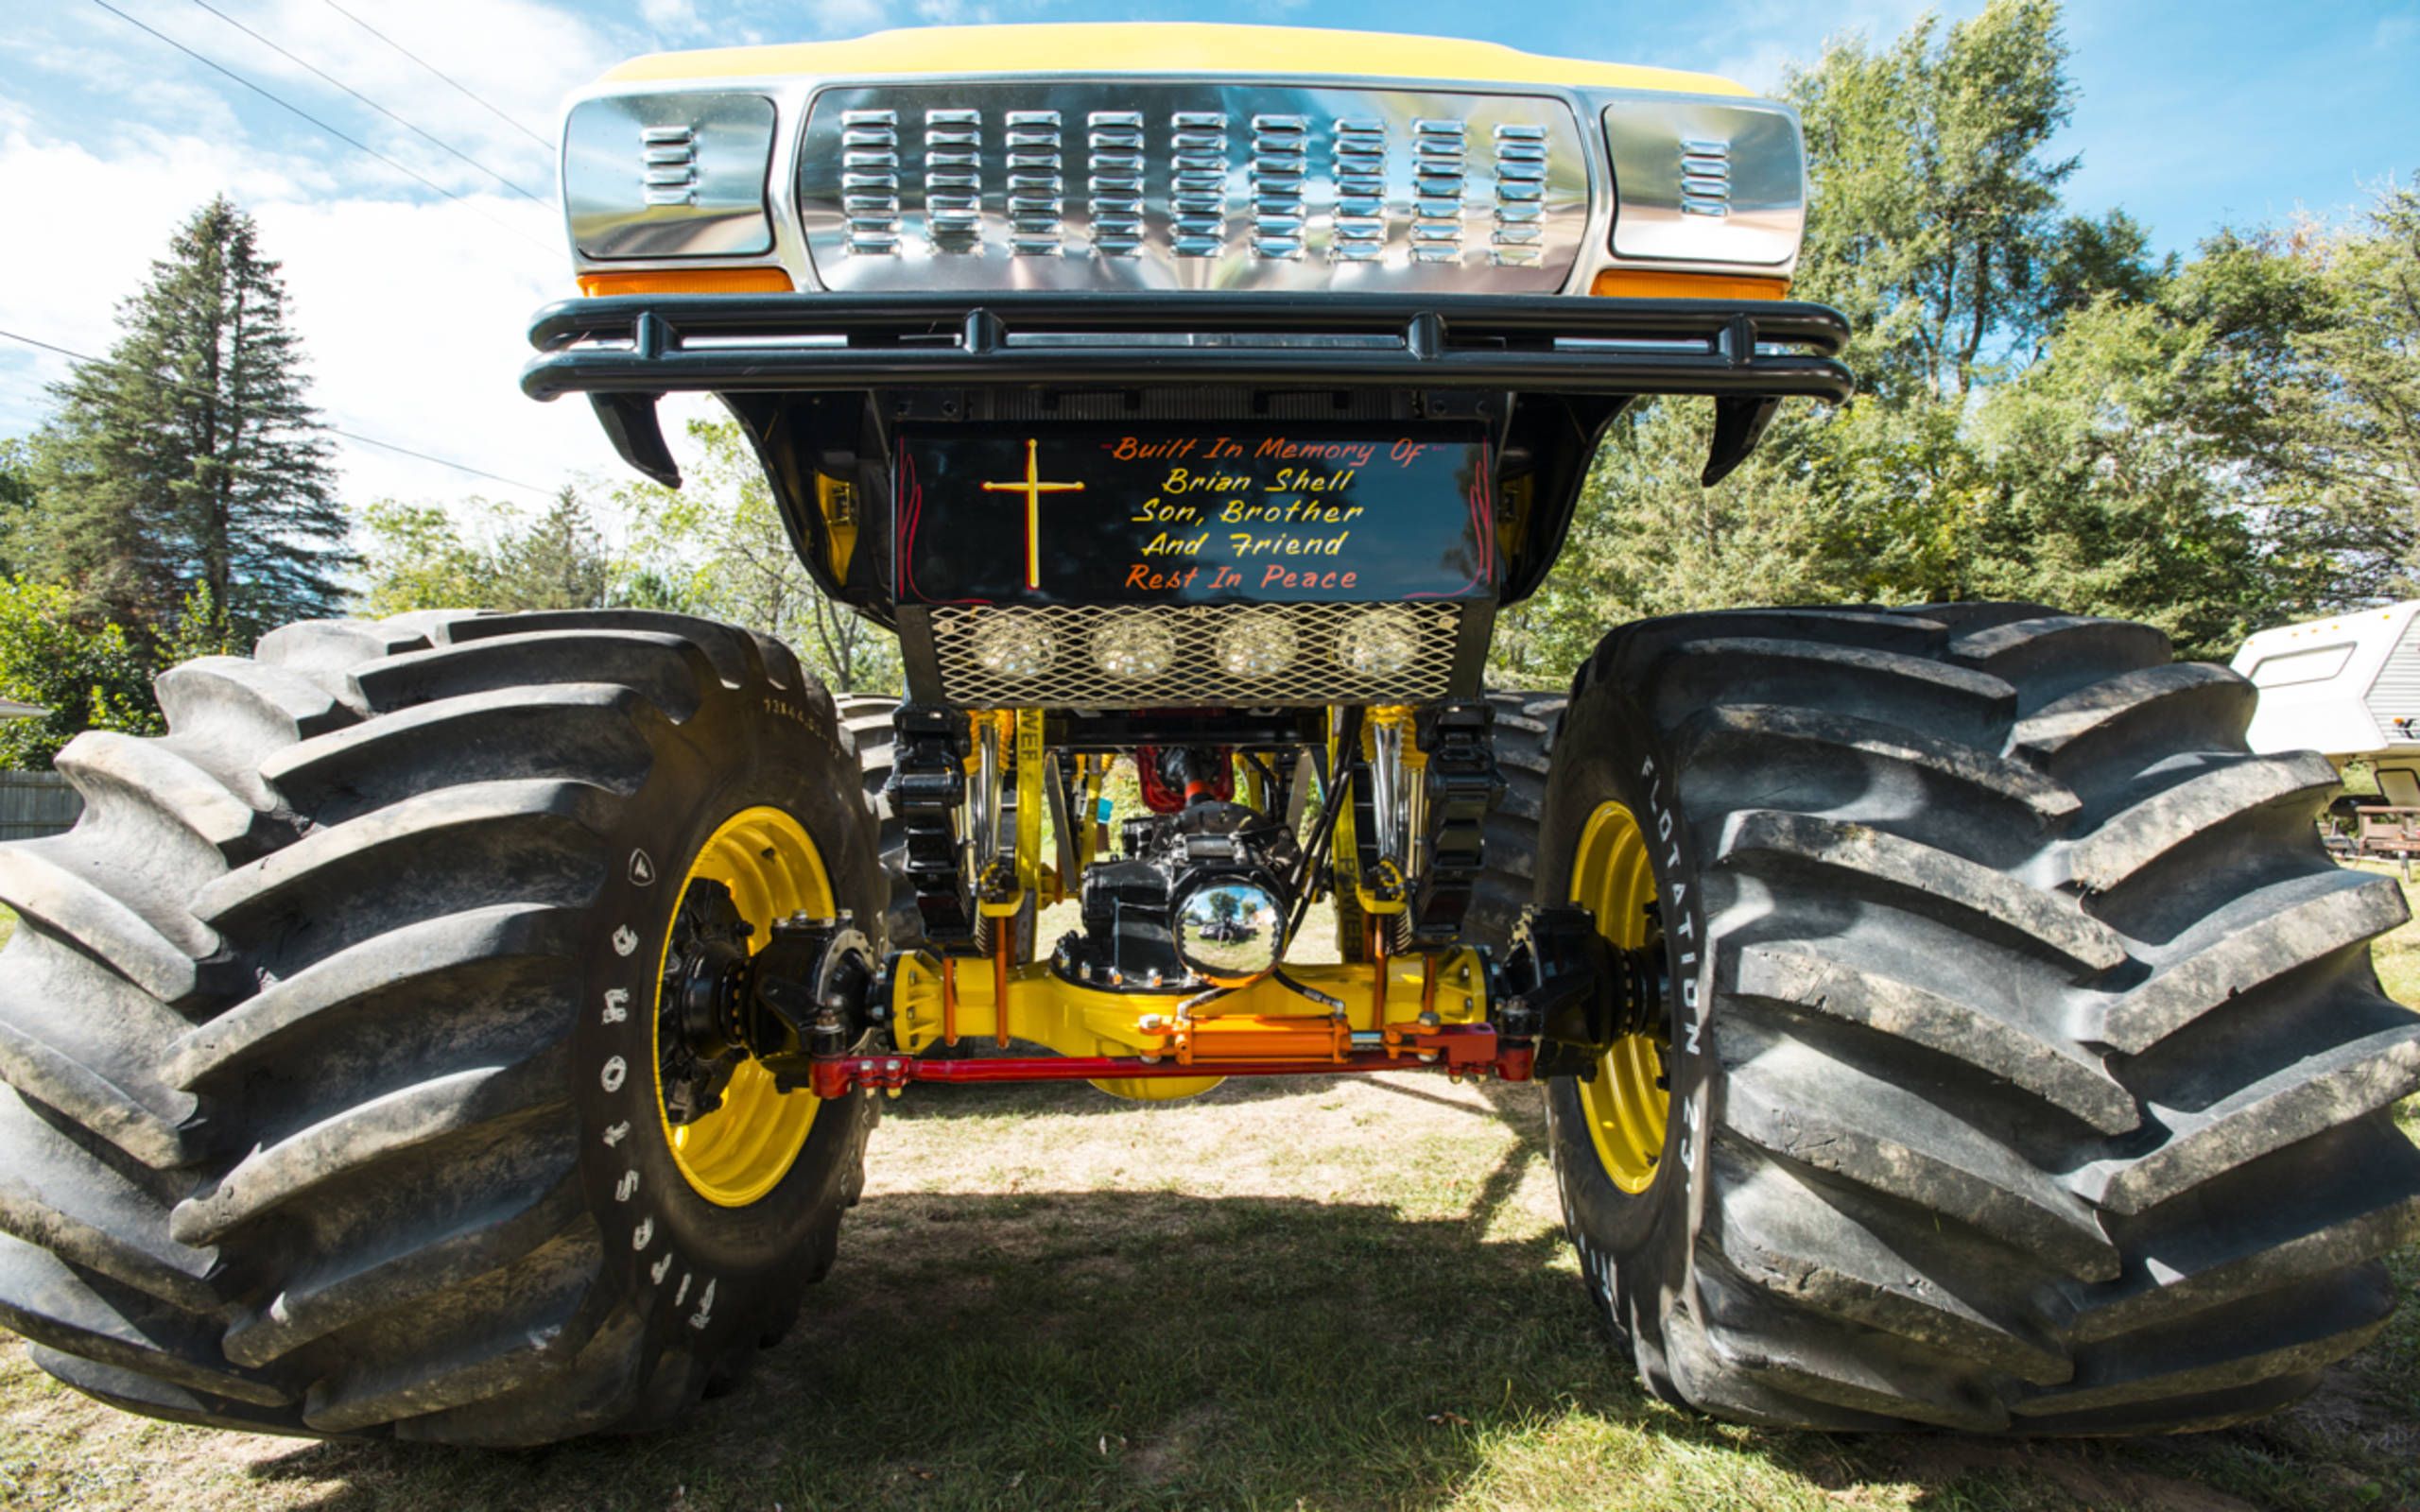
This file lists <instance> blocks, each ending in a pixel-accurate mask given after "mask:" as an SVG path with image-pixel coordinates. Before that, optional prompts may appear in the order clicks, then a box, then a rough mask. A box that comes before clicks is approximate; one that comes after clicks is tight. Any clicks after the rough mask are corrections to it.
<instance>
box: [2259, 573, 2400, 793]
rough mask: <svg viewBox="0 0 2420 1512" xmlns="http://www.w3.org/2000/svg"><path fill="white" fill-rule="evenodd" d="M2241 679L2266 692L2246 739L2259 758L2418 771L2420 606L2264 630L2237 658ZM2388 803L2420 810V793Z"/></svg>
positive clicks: (2394, 607) (2362, 612)
mask: <svg viewBox="0 0 2420 1512" xmlns="http://www.w3.org/2000/svg"><path fill="white" fill-rule="evenodd" d="M2235 670H2236V671H2237V672H2238V673H2240V674H2242V675H2243V676H2244V677H2246V678H2248V679H2251V680H2252V685H2253V686H2254V687H2256V688H2257V689H2259V690H2260V704H2259V708H2258V709H2257V710H2256V712H2255V713H2254V714H2253V716H2252V729H2251V730H2249V731H2248V732H2247V735H2246V738H2247V739H2249V740H2250V741H2251V743H2252V748H2253V749H2254V750H2256V751H2260V752H2263V753H2267V752H2270V751H2287V750H2313V749H2317V750H2322V751H2325V752H2326V753H2327V754H2328V755H2330V756H2332V757H2334V758H2336V760H2337V762H2338V763H2339V764H2340V765H2341V764H2342V763H2343V762H2345V761H2347V760H2349V759H2351V758H2353V757H2356V756H2372V757H2377V758H2378V765H2380V766H2381V767H2383V766H2387V765H2420V599H2411V600H2407V601H2405V602H2403V603H2400V604H2390V605H2388V606H2386V607H2385V608H2384V609H2366V610H2355V611H2353V612H2351V613H2346V614H2339V615H2336V616H2334V617H2332V618H2329V619H2324V620H2307V621H2305V622H2304V623H2302V624H2300V625H2281V626H2279V627H2277V628H2275V629H2273V630H2262V631H2261V632H2260V633H2259V634H2257V635H2256V636H2254V637H2253V638H2252V639H2251V640H2249V641H2246V642H2244V643H2243V649H2242V650H2240V651H2238V652H2237V653H2236V656H2235ZM2396 756H2408V757H2410V758H2411V763H2410V764H2396V763H2394V757H2396ZM2390 796H2392V797H2394V798H2395V801H2397V802H2413V803H2420V792H2414V793H2413V794H2412V795H2411V797H2409V798H2404V797H2401V796H2396V795H2390Z"/></svg>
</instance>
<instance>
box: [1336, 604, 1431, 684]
mask: <svg viewBox="0 0 2420 1512" xmlns="http://www.w3.org/2000/svg"><path fill="white" fill-rule="evenodd" d="M1419 654H1420V622H1419V621H1418V620H1416V619H1413V618H1412V617H1411V614H1410V613H1409V611H1408V610H1399V609H1374V610H1364V611H1363V612H1361V613H1359V614H1357V615H1355V616H1354V617H1353V618H1352V619H1351V620H1349V621H1348V622H1346V624H1345V627H1344V631H1343V633H1342V634H1340V635H1339V636H1338V637H1337V638H1336V664H1337V665H1338V666H1340V667H1342V668H1343V669H1344V670H1345V671H1347V672H1351V673H1354V674H1357V675H1358V676H1361V677H1384V676H1386V675H1388V674H1389V673H1394V672H1401V671H1402V670H1403V669H1404V668H1406V667H1408V666H1409V665H1411V663H1412V659H1413V658H1415V657H1417V656H1418V655H1419Z"/></svg>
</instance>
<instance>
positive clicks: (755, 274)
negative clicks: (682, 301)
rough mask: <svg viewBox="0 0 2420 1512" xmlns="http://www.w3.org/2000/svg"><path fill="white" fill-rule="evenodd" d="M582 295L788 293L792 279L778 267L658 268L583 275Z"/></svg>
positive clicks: (580, 283) (580, 287)
mask: <svg viewBox="0 0 2420 1512" xmlns="http://www.w3.org/2000/svg"><path fill="white" fill-rule="evenodd" d="M579 292H580V293H582V294H590V295H600V294H787V293H788V292H790V276H789V275H788V274H787V273H785V272H783V271H782V270H781V269H780V268H778V267H656V268H648V269H647V270H646V271H644V272H632V273H582V274H581V275H579Z"/></svg>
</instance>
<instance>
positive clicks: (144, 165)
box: [0, 131, 618, 503]
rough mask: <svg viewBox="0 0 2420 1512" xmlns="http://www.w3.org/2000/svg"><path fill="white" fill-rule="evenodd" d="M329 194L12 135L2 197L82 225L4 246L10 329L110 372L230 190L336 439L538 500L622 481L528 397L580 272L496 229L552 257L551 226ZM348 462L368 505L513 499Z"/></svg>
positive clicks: (532, 219) (197, 165) (581, 418)
mask: <svg viewBox="0 0 2420 1512" xmlns="http://www.w3.org/2000/svg"><path fill="white" fill-rule="evenodd" d="M324 177H325V176H324V175H323V174H322V173H321V172H320V170H319V169H318V168H317V167H316V166H315V165H313V164H311V163H308V162H300V161H296V160H291V159H282V158H276V157H272V156H269V155H267V154H264V153H261V152H258V151H256V150H253V149H251V148H247V147H244V146H235V145H231V144H228V143H224V142H211V141H204V140H201V139H199V138H195V137H189V136H185V137H162V136H159V135H157V134H156V133H143V134H142V135H141V137H140V139H139V140H132V139H130V141H128V142H127V143H126V144H124V145H122V146H121V147H119V148H118V149H116V150H112V151H110V152H107V153H101V152H95V151H92V150H88V149H87V148H85V147H82V146H76V145H72V144H61V143H52V142H44V141H41V140H37V139H34V138H31V137H29V136H27V135H26V133H24V132H23V131H11V132H9V133H8V134H7V135H6V136H0V182H5V183H8V184H9V185H10V186H11V193H12V194H16V195H23V196H25V197H26V199H25V202H26V203H29V204H48V205H59V206H68V207H73V213H72V215H62V216H61V218H60V219H59V220H58V221H57V222H56V223H54V228H53V229H54V232H56V233H55V234H50V235H15V236H11V237H9V239H8V241H7V242H6V243H5V244H0V327H5V328H7V329H9V330H12V331H18V332H22V333H24V334H26V335H31V336H35V337H38V338H40V339H43V340H46V341H51V342H54V343H56V344H58V345H60V346H63V347H68V348H71V349H74V350H77V351H80V352H91V353H94V354H95V355H100V354H103V353H105V352H107V351H108V349H109V346H110V344H111V343H112V341H113V340H114V339H115V338H116V335H117V332H116V327H115V324H114V320H113V314H114V309H115V306H116V303H117V301H120V300H122V299H124V298H126V297H127V296H128V295H130V294H132V293H133V292H134V291H135V290H136V289H137V288H138V287H139V286H140V285H141V283H142V282H143V280H144V278H145V277H146V275H147V273H148V271H149V267H150V264H151V261H152V260H153V259H154V258H156V257H158V256H160V255H161V254H162V252H163V251H164V249H165V248H166V246H167V241H168V237H169V234H170V233H171V232H172V231H173V230H174V229H175V227H176V226H177V224H178V223H179V222H180V221H182V219H183V218H184V217H185V216H186V215H190V214H191V213H192V211H193V209H194V207H195V206H196V205H198V204H199V203H200V202H201V201H202V200H203V199H205V198H208V197H209V196H210V195H211V194H212V193H215V192H222V191H223V192H224V193H226V194H227V195H229V196H230V197H231V198H234V199H236V200H237V201H238V202H240V203H242V204H243V205H245V207H246V208H247V209H250V210H251V211H252V212H253V214H254V215H256V216H257V218H258V219H259V221H260V225H261V238H262V243H263V246H264V249H266V250H267V251H268V254H269V255H270V256H272V257H275V258H277V259H279V260H280V261H282V262H283V263H284V264H285V283H286V290H287V295H288V300H289V305H288V315H289V319H290V321H291V324H292V326H293V328H294V329H295V330H296V331H297V332H298V333H299V334H300V335H301V336H302V344H303V351H304V355H305V359H306V361H307V363H308V367H309V370H310V372H311V375H312V377H313V379H314V385H313V389H312V398H313V400H314V402H315V403H317V404H320V406H321V407H322V408H323V409H324V410H325V411H326V415H327V419H328V420H329V421H330V422H331V423H332V424H335V425H337V426H341V427H343V428H344V429H347V430H354V431H358V432H360V433H362V434H364V435H368V436H373V437H377V438H381V439H384V440H389V441H393V442H396V443H398V444H401V445H404V446H408V447H411V448H413V449H415V450H418V451H423V452H428V453H431V454H433V455H439V456H445V457H450V458H453V459H456V460H458V461H461V462H465V463H469V464H471V465H473V466H475V467H479V468H482V469H484V470H486V471H489V472H497V473H501V474H504V475H506V476H510V477H515V478H522V479H526V480H527V481H529V482H531V483H534V484H538V485H540V486H542V487H545V486H552V485H553V484H555V483H557V482H559V481H561V480H562V478H563V476H564V475H565V474H566V473H567V472H571V471H573V470H575V469H582V468H601V467H611V466H618V464H616V463H615V462H614V458H613V455H612V453H611V451H610V449H608V448H607V447H606V445H605V443H604V441H603V439H602V438H601V436H600V435H599V433H598V432H597V430H596V423H595V421H593V420H592V419H590V417H589V415H588V413H587V410H586V406H584V405H580V404H577V403H568V404H548V405H542V404H534V403H532V402H530V401H528V400H526V399H524V398H522V397H521V395H520V393H519V391H518V390H517V389H516V388H515V387H514V380H515V377H516V375H517V373H518V371H519V369H520V366H521V363H522V361H523V360H524V358H525V357H526V355H527V346H526V345H525V341H524V333H525V332H526V330H527V322H528V318H529V315H530V314H531V312H533V311H534V310H535V309H537V307H538V306H539V305H541V304H543V303H544V302H546V301H549V300H553V299H559V298H562V297H563V296H565V295H566V294H568V293H570V292H571V279H570V274H569V271H568V267H569V263H568V257H567V255H564V254H557V256H556V257H555V259H554V260H552V261H551V262H550V261H549V259H548V257H547V255H546V254H545V253H544V252H542V251H540V250H539V249H536V248H533V247H530V246H528V245H527V244H526V243H524V242H522V241H520V240H517V239H515V238H512V237H510V236H508V235H506V234H505V233H504V232H501V231H499V230H498V229H497V228H496V227H495V226H494V225H493V223H492V222H491V221H490V220H487V219H483V218H481V215H482V214H484V215H491V216H494V217H496V218H498V219H504V220H508V221H513V222H514V223H516V224H520V225H522V226H523V227H525V228H526V229H527V230H529V231H530V232H532V233H533V234H536V235H538V236H539V238H540V239H541V240H542V241H544V240H545V239H546V237H547V235H548V234H549V232H548V228H547V219H548V217H546V216H545V215H544V214H543V213H541V212H538V211H536V210H534V209H532V208H530V207H528V206H527V205H525V204H522V203H520V202H519V201H516V200H511V199H508V198H505V197H503V196H500V195H497V196H488V197H474V198H472V199H471V200H470V202H469V203H467V204H458V203H454V202H451V201H438V202H434V203H426V202H423V203H413V202H409V201H405V200H401V199H397V198H373V197H367V196H360V195H354V196H349V197H338V196H336V195H331V194H326V193H323V192H315V184H316V183H317V182H319V181H323V180H324ZM516 217H517V219H516ZM21 350H22V349H21ZM65 371H66V364H65V362H64V360H63V359H60V358H56V357H51V356H47V355H45V356H43V357H42V358H41V359H40V360H39V361H38V362H37V363H36V364H35V372H36V374H37V375H38V376H39V378H41V379H43V380H55V379H57V378H60V377H62V376H64V374H65ZM0 406H5V408H0V417H5V419H6V421H7V425H6V427H5V428H6V429H10V430H14V429H19V428H23V427H24V426H26V425H28V424H30V423H32V422H33V421H34V420H35V419H37V418H38V417H39V413H40V409H41V407H42V401H41V400H40V399H39V397H37V396H36V395H34V394H31V393H29V392H28V391H27V389H26V386H25V385H22V384H12V385H11V386H10V391H9V392H8V393H7V394H6V395H5V396H0ZM337 455H338V459H339V461H340V463H341V465H342V467H343V471H344V480H343V481H344V492H345V495H346V497H347V498H348V499H350V500H352V501H354V502H355V503H359V502H363V501H366V500H368V499H372V498H376V497H379V496H382V495H388V494H394V495H401V496H405V497H414V498H436V499H444V498H452V497H458V496H459V495H461V494H463V493H466V492H475V491H480V490H487V491H490V492H499V491H501V490H498V489H497V488H496V486H495V485H493V484H488V483H483V482H481V481H480V480H478V479H475V478H471V477H468V476H466V475H464V474H462V473H459V472H452V471H450V470H447V469H444V468H441V467H437V466H434V465H431V464H429V463H425V462H419V461H414V460H411V459H409V458H406V457H403V456H400V455H395V454H393V453H390V452H384V451H380V450H377V449H374V448H372V447H368V446H362V445H358V444H355V443H353V442H349V441H345V442H339V444H338V447H337Z"/></svg>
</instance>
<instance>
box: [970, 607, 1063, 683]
mask: <svg viewBox="0 0 2420 1512" xmlns="http://www.w3.org/2000/svg"><path fill="white" fill-rule="evenodd" d="M971 648H972V650H973V651H974V653H975V660H976V662H977V664H979V665H980V666H981V667H982V668H983V670H985V671H986V672H996V673H998V674H999V675H1000V676H1002V677H1004V678H1030V677H1034V676H1036V675H1038V674H1040V673H1044V672H1047V671H1049V670H1050V663H1051V662H1054V661H1056V660H1057V659H1058V656H1059V640H1058V637H1056V636H1054V635H1052V634H1051V633H1050V627H1049V626H1047V625H1045V624H1044V623H1043V622H1042V621H1041V620H1039V619H1037V618H1035V617H1034V616H1032V615H1029V614H1013V613H1012V614H1002V615H999V616H997V617H996V618H994V619H991V620H989V621H987V622H986V623H985V624H984V626H983V627H982V628H980V629H978V630H977V631H976V632H975V639H974V643H973V645H972V647H971Z"/></svg>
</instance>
